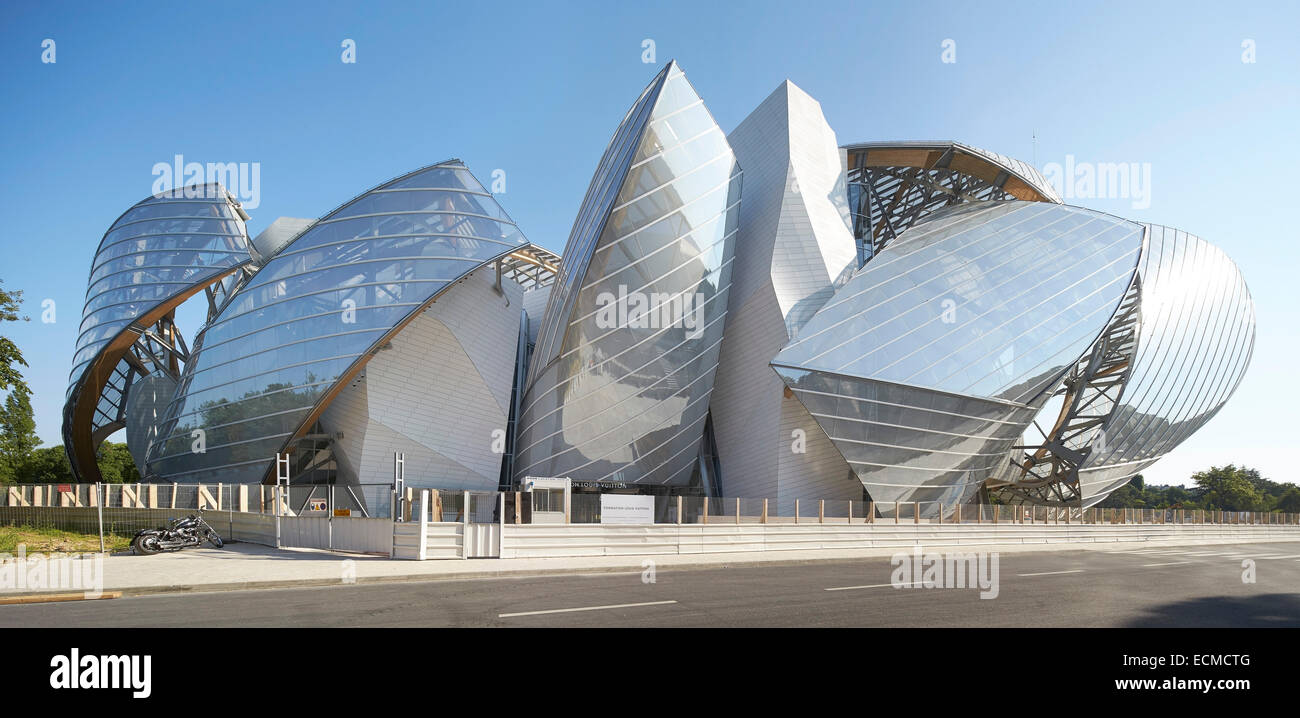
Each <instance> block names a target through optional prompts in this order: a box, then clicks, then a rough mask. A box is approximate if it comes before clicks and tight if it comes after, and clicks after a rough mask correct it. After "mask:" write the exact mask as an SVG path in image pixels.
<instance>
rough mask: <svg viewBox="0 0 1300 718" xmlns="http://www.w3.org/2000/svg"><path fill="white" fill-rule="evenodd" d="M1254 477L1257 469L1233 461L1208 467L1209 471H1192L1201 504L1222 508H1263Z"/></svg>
mask: <svg viewBox="0 0 1300 718" xmlns="http://www.w3.org/2000/svg"><path fill="white" fill-rule="evenodd" d="M1258 478H1259V472H1258V471H1255V470H1254V469H1247V468H1245V467H1241V468H1238V467H1237V466H1235V465H1233V464H1228V465H1227V466H1223V467H1219V466H1211V467H1210V469H1209V471H1198V472H1196V473H1195V474H1192V480H1193V481H1195V482H1196V489H1197V495H1198V496H1197V498H1198V500H1199V501H1200V503H1201V505H1202V506H1203V507H1204V508H1206V509H1211V510H1216V509H1217V510H1223V511H1263V510H1265V509H1266V508H1267V502H1266V500H1265V498H1264V496H1263V494H1261V493H1260V491H1259V489H1258V488H1256V483H1255V482H1254V481H1253V479H1258Z"/></svg>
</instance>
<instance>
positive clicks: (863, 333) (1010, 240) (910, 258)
mask: <svg viewBox="0 0 1300 718" xmlns="http://www.w3.org/2000/svg"><path fill="white" fill-rule="evenodd" d="M1142 234H1143V230H1142V227H1141V226H1140V225H1137V224H1134V223H1132V222H1126V221H1124V220H1120V219H1117V218H1114V217H1111V216H1109V215H1104V214H1101V213H1098V212H1092V211H1089V210H1084V209H1079V208H1076V207H1067V206H1065V205H1056V204H1049V203H1044V202H1033V203H1030V202H997V203H988V204H985V205H982V206H978V207H974V208H971V209H967V210H965V211H962V212H959V213H955V216H951V217H950V216H941V217H938V218H936V219H935V220H934V221H932V222H927V223H925V224H922V225H920V226H917V227H915V228H914V229H912V230H910V231H909V232H906V233H904V234H903V235H902V237H900V238H899V239H898V241H896V242H894V243H893V244H891V245H889V246H887V247H886V248H885V249H884V251H882V252H881V254H880V255H879V256H878V257H876V258H875V259H874V260H872V261H871V262H870V263H868V264H867V266H865V267H864V268H862V269H861V270H859V271H858V272H857V273H856V274H855V275H854V276H853V278H852V279H851V280H849V282H848V284H847V285H845V286H844V287H843V288H842V289H840V290H839V291H838V292H836V293H835V295H834V296H833V297H832V298H831V300H830V301H829V302H827V303H826V306H824V307H823V308H822V309H821V310H820V311H819V312H818V313H817V314H816V315H815V316H814V317H813V318H812V319H811V320H810V321H809V322H808V324H807V325H806V326H805V327H804V328H803V330H802V331H801V332H800V334H799V337H798V338H797V339H795V340H794V341H792V342H790V344H789V345H787V346H786V348H785V349H783V350H782V351H781V353H780V354H778V355H777V357H776V359H774V360H773V361H774V362H775V363H778V364H782V365H785V366H797V367H801V368H805V369H816V370H819V371H827V372H833V373H837V374H846V375H849V376H860V377H869V378H872V379H876V380H879V381H889V382H894V383H898V384H904V385H909V386H919V387H926V388H930V389H935V390H938V391H945V392H951V393H954V394H962V395H969V396H984V397H989V398H994V399H1001V400H1004V401H1013V402H1027V401H1029V400H1031V399H1033V398H1034V397H1036V396H1037V395H1038V394H1039V393H1040V392H1042V391H1043V390H1044V389H1046V388H1047V386H1048V385H1049V384H1051V383H1053V382H1054V381H1055V380H1056V379H1057V378H1058V377H1059V376H1060V375H1061V374H1062V373H1063V372H1064V371H1065V370H1066V369H1068V368H1069V367H1071V366H1073V364H1074V363H1075V362H1076V361H1077V360H1078V359H1079V357H1080V356H1081V355H1082V354H1083V353H1084V352H1085V351H1086V350H1087V349H1088V347H1089V346H1091V344H1092V342H1093V341H1094V340H1095V339H1096V338H1097V335H1098V333H1099V332H1100V331H1101V329H1102V328H1104V327H1105V326H1106V323H1107V322H1108V321H1109V320H1110V317H1111V315H1112V314H1114V312H1115V309H1116V307H1117V306H1118V305H1119V302H1120V301H1121V300H1122V299H1123V297H1124V293H1125V291H1126V290H1127V289H1128V286H1129V283H1130V282H1131V281H1132V278H1133V272H1134V269H1135V267H1136V263H1137V260H1138V257H1139V256H1140V255H1141V251H1142Z"/></svg>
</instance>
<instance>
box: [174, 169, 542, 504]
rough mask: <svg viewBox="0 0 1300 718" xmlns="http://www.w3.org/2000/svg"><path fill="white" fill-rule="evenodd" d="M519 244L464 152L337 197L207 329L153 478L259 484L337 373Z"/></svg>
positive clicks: (330, 390) (355, 365)
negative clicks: (347, 197) (338, 203)
mask: <svg viewBox="0 0 1300 718" xmlns="http://www.w3.org/2000/svg"><path fill="white" fill-rule="evenodd" d="M524 244H526V241H525V239H524V237H523V235H522V234H521V233H520V232H519V229H518V228H517V227H516V226H515V224H514V222H513V221H511V220H510V218H509V216H507V215H506V213H505V211H504V210H503V209H502V208H501V207H500V205H498V204H497V202H496V201H495V200H494V199H493V198H492V196H491V195H490V194H489V193H488V192H487V191H486V190H484V189H483V186H482V185H481V184H479V182H478V181H477V180H476V179H475V178H474V177H473V175H471V174H470V172H469V170H468V169H466V168H465V166H464V164H462V163H461V162H459V161H458V160H452V161H448V162H444V163H441V164H438V165H434V166H432V167H428V168H425V169H422V170H417V171H416V172H413V173H410V174H408V175H404V176H402V177H399V178H398V179H396V180H393V181H391V182H388V183H386V184H384V185H381V186H379V187H377V188H375V189H374V190H371V191H370V192H367V193H365V194H363V195H361V196H360V197H358V198H356V199H354V200H352V201H350V202H348V203H347V204H345V205H343V206H342V207H340V208H339V209H337V210H335V211H334V212H332V213H330V214H329V215H327V216H326V217H324V218H323V219H321V220H320V221H319V222H317V223H316V224H314V225H312V227H311V228H310V229H308V230H307V231H306V232H304V233H303V234H301V235H300V236H299V237H298V238H297V239H295V240H294V241H293V243H292V244H290V245H289V246H287V247H285V248H284V249H282V250H281V251H280V252H279V253H277V254H276V255H275V257H274V258H272V259H271V260H270V261H268V262H267V263H266V265H265V266H263V267H262V269H261V270H259V271H258V273H257V274H256V275H254V276H253V277H252V279H250V280H249V281H248V283H247V284H246V285H245V286H243V287H242V288H241V289H240V290H239V291H238V292H237V293H235V294H234V296H232V297H231V299H230V300H229V301H228V302H227V303H226V305H225V306H224V307H222V309H221V312H220V314H219V315H218V316H217V317H216V318H215V319H213V320H212V321H211V322H210V323H209V324H208V325H207V326H206V327H205V328H204V330H203V332H202V333H201V334H200V335H199V338H198V339H197V340H196V343H195V347H194V352H193V356H192V359H191V361H190V363H189V364H188V365H187V366H186V369H185V373H184V375H183V376H182V378H181V383H180V386H179V388H178V391H177V397H176V400H175V401H174V402H173V403H172V405H171V407H170V408H169V411H168V424H167V425H166V426H165V427H164V431H163V432H162V435H163V438H162V439H161V440H160V441H159V442H158V443H156V444H155V445H154V451H153V452H152V453H151V454H150V461H149V469H150V473H151V474H152V475H153V476H156V477H158V478H160V479H162V480H166V481H180V482H196V481H218V480H219V481H224V482H256V481H259V480H261V479H262V478H263V476H264V475H265V474H266V473H267V472H268V471H269V469H270V467H271V466H272V465H273V461H274V456H275V454H276V453H277V452H279V451H281V450H282V449H283V448H285V447H286V445H287V442H288V441H289V440H290V439H291V438H292V437H294V436H295V435H296V434H299V433H300V432H301V431H303V430H304V429H305V427H304V424H305V423H306V422H308V420H309V419H311V418H312V416H313V414H314V413H316V412H318V411H319V410H320V408H321V403H322V402H323V401H324V400H325V399H326V398H327V397H331V396H333V395H334V394H335V393H337V392H338V391H339V389H340V388H341V387H336V384H337V383H338V382H339V380H340V379H342V378H346V377H348V376H349V375H350V374H351V373H353V372H354V371H355V370H357V369H359V368H360V366H361V365H363V364H364V362H365V361H366V360H367V359H368V358H369V357H370V356H373V352H374V351H375V350H377V349H379V346H378V345H380V344H382V343H383V341H386V340H387V339H388V338H391V336H392V335H393V334H394V333H395V332H396V331H397V330H398V329H400V328H401V327H402V326H404V325H405V323H406V322H407V321H409V320H410V319H411V318H413V317H414V316H415V313H416V312H418V311H419V310H421V309H423V308H424V307H425V306H426V305H427V304H428V303H429V302H431V301H433V299H435V298H436V297H437V296H438V295H439V294H440V293H441V292H442V291H443V290H444V289H446V288H447V287H448V286H450V285H451V284H452V283H454V282H456V281H457V280H459V279H461V278H462V277H464V276H465V275H466V274H468V273H469V272H472V271H473V270H474V269H476V268H478V267H480V266H483V265H484V264H487V263H489V262H491V261H492V260H494V259H496V258H498V257H501V256H503V255H506V254H509V253H510V252H512V251H514V250H516V249H517V248H519V247H521V246H523V245H524ZM436 370H437V367H430V371H436ZM199 430H201V431H202V432H203V433H202V434H201V435H199V434H196V432H198V431H199ZM196 436H200V437H201V438H202V439H203V441H204V442H205V444H206V446H205V447H203V448H204V450H203V451H202V452H199V451H196V450H194V449H195V447H196V446H197V444H196V439H195V437H196Z"/></svg>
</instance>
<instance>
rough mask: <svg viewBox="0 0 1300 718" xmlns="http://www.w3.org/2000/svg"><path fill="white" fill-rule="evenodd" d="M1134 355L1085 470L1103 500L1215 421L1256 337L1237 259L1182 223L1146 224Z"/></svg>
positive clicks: (1091, 491) (1090, 495)
mask: <svg viewBox="0 0 1300 718" xmlns="http://www.w3.org/2000/svg"><path fill="white" fill-rule="evenodd" d="M1148 227H1149V229H1150V238H1149V241H1148V246H1147V249H1146V252H1145V254H1144V256H1143V260H1142V266H1141V269H1140V270H1139V271H1140V276H1141V280H1142V300H1141V301H1142V303H1141V313H1142V314H1141V317H1142V318H1141V325H1140V327H1141V328H1140V330H1139V340H1138V350H1137V356H1136V358H1135V359H1134V364H1133V370H1132V373H1131V375H1130V377H1129V380H1128V382H1127V384H1126V385H1125V387H1124V393H1123V395H1122V397H1121V398H1120V404H1119V406H1118V407H1117V408H1116V410H1115V413H1114V414H1113V415H1112V417H1111V419H1110V421H1109V422H1107V424H1106V425H1105V427H1103V429H1102V432H1101V434H1102V437H1101V442H1100V444H1099V445H1095V446H1094V451H1093V455H1092V457H1091V459H1090V460H1089V462H1088V463H1087V464H1086V465H1085V466H1084V468H1083V469H1082V470H1081V471H1080V472H1079V475H1080V478H1079V483H1080V488H1081V490H1082V492H1083V494H1084V496H1085V500H1100V499H1101V498H1104V497H1105V495H1106V494H1108V493H1110V492H1111V491H1113V490H1115V489H1117V488H1119V487H1120V486H1122V485H1123V484H1124V483H1125V482H1127V481H1128V479H1129V478H1131V477H1132V476H1134V475H1135V474H1137V473H1139V472H1141V471H1142V469H1144V468H1146V467H1147V466H1150V465H1151V464H1152V463H1154V462H1155V460H1156V459H1159V458H1160V457H1161V456H1164V455H1165V454H1167V453H1169V452H1170V451H1172V450H1173V449H1174V447H1176V446H1178V444H1180V443H1182V442H1183V440H1185V439H1186V438H1187V437H1188V436H1190V435H1191V434H1192V433H1193V432H1195V431H1196V430H1197V429H1199V428H1201V426H1203V425H1204V424H1205V422H1207V421H1209V420H1210V419H1211V418H1212V417H1213V416H1214V415H1215V414H1216V413H1218V411H1219V409H1220V408H1221V407H1222V406H1223V404H1224V403H1225V402H1226V401H1227V400H1228V398H1229V397H1230V396H1232V393H1233V392H1234V391H1236V389H1237V386H1238V385H1239V384H1240V383H1241V379H1242V377H1243V376H1244V375H1245V372H1246V366H1247V365H1248V364H1249V363H1250V357H1251V353H1252V351H1253V349H1254V344H1255V305H1254V303H1253V302H1252V301H1251V297H1250V292H1249V290H1248V289H1247V288H1246V282H1245V280H1244V279H1243V278H1242V276H1241V272H1240V271H1239V270H1238V269H1237V266H1236V264H1234V263H1233V261H1232V260H1231V259H1229V258H1228V256H1227V255H1226V254H1224V252H1223V251H1222V250H1221V249H1219V248H1218V247H1215V246H1214V245H1212V244H1210V243H1209V242H1206V241H1205V240H1203V239H1201V238H1199V237H1196V236H1194V235H1190V234H1188V233H1186V232H1183V231H1180V230H1177V229H1172V228H1169V227H1162V226H1159V225H1148Z"/></svg>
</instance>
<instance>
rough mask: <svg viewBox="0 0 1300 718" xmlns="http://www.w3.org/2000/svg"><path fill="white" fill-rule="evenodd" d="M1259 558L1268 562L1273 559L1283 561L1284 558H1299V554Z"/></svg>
mask: <svg viewBox="0 0 1300 718" xmlns="http://www.w3.org/2000/svg"><path fill="white" fill-rule="evenodd" d="M1260 558H1263V559H1270V560H1273V559H1284V558H1300V553H1293V554H1291V555H1290V556H1260Z"/></svg>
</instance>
